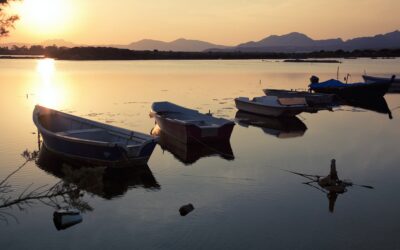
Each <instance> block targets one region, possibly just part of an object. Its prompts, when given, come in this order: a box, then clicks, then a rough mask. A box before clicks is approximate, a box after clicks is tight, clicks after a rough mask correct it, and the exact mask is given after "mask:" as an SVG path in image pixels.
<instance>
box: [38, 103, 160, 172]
mask: <svg viewBox="0 0 400 250" xmlns="http://www.w3.org/2000/svg"><path fill="white" fill-rule="evenodd" d="M33 121H34V123H35V125H36V127H37V128H38V130H39V133H40V134H41V135H42V137H43V142H44V144H45V145H46V147H47V148H48V149H49V150H52V151H54V152H57V153H60V154H62V155H64V156H68V157H72V158H78V159H81V160H87V161H97V162H100V163H103V162H106V163H117V164H118V163H121V162H130V163H135V164H139V165H140V164H146V163H147V161H148V160H149V158H150V156H151V154H152V152H153V150H154V147H155V146H156V144H157V140H158V139H157V138H154V137H152V136H150V135H146V134H143V133H139V132H135V131H129V130H127V129H122V128H118V127H114V126H111V125H107V124H103V123H99V122H95V121H91V120H88V119H84V118H81V117H78V116H74V115H70V114H66V113H63V112H60V111H56V110H53V109H49V108H45V107H42V106H39V105H36V107H35V109H34V111H33Z"/></svg>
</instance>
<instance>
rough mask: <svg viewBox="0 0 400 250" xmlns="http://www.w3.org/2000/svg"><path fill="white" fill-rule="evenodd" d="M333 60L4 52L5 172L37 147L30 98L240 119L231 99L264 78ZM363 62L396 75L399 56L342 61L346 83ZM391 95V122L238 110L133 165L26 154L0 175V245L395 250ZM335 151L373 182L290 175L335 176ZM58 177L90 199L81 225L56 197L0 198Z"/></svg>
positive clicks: (133, 122)
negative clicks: (254, 115)
mask: <svg viewBox="0 0 400 250" xmlns="http://www.w3.org/2000/svg"><path fill="white" fill-rule="evenodd" d="M337 67H338V65H337V64H311V63H310V64H298V63H283V62H281V61H261V60H247V61H244V60H243V61H241V60H238V61H224V60H217V61H82V62H80V61H52V60H22V59H21V60H0V100H1V102H2V105H1V106H0V113H1V116H2V119H1V123H0V128H1V130H0V131H1V132H0V140H1V143H0V183H1V180H3V179H4V178H6V177H7V176H8V175H9V174H11V173H12V172H13V171H15V170H16V169H17V168H18V167H19V166H20V165H21V164H23V163H24V162H25V159H24V158H23V157H22V156H21V153H22V152H23V151H24V150H28V151H31V152H32V151H35V150H38V141H37V132H36V128H35V126H34V124H33V122H32V111H33V108H34V105H35V104H38V103H39V104H42V105H45V106H49V107H52V108H56V109H59V110H63V111H65V112H69V113H72V114H75V115H79V116H83V117H87V118H90V119H93V120H97V121H101V122H106V123H109V124H113V125H116V126H121V127H125V128H128V129H132V130H138V131H142V132H145V133H149V132H150V130H151V128H152V127H153V126H154V120H153V119H151V118H149V111H150V106H151V103H152V102H154V101H163V100H168V101H172V102H175V103H177V104H180V105H183V106H186V107H189V108H194V109H198V110H200V111H202V112H204V113H206V112H209V111H210V112H211V113H213V114H214V115H215V116H217V117H224V118H227V119H231V120H235V117H237V118H243V115H242V114H240V113H239V114H237V110H236V109H235V106H234V101H233V98H235V97H237V96H251V97H253V96H260V95H262V94H263V92H262V89H263V88H267V87H270V88H289V89H301V88H302V89H305V88H306V87H307V84H308V79H309V77H310V76H311V75H313V74H314V75H318V76H319V77H320V79H322V80H323V79H328V78H336V75H337ZM364 71H366V72H367V73H369V74H374V75H388V76H389V75H391V74H394V73H395V74H398V75H400V60H399V59H377V60H372V59H356V60H343V63H342V64H340V76H341V78H343V76H344V75H345V74H347V73H349V74H351V78H350V81H360V80H361V77H360V76H361V74H362V73H363V72H364ZM385 99H386V102H387V104H388V107H389V108H390V109H391V112H392V116H393V119H389V115H388V114H385V113H378V112H374V111H370V110H366V109H363V108H360V107H352V106H342V107H337V108H334V109H333V112H332V111H320V112H318V113H316V114H309V113H303V114H301V115H300V116H298V118H299V119H297V120H295V122H292V123H289V124H288V123H286V122H282V121H279V120H276V119H275V120H274V119H272V120H267V121H264V123H251V124H249V123H246V122H245V121H244V122H243V121H241V122H237V124H236V126H235V128H234V131H233V133H232V137H231V140H230V145H225V146H224V147H223V148H222V149H215V150H214V149H212V148H211V149H210V148H201V147H194V148H190V147H189V148H188V147H186V148H185V147H177V146H176V145H175V146H174V145H163V147H161V146H157V147H156V149H155V151H154V153H153V155H152V157H151V159H150V161H149V163H148V168H144V169H141V170H135V171H129V172H128V173H126V172H123V173H120V172H117V173H113V172H110V171H108V170H104V169H103V168H101V169H89V170H87V171H86V172H85V171H81V170H76V169H74V168H72V167H70V166H69V165H68V164H66V163H62V162H61V163H60V162H56V161H52V160H49V159H48V158H46V157H44V159H42V160H41V161H40V162H39V160H36V161H30V162H28V163H27V164H26V165H25V166H24V167H22V168H21V169H20V170H19V171H18V172H16V173H15V174H13V175H12V176H11V177H10V178H9V179H8V180H7V182H6V184H7V185H8V186H9V187H8V189H7V191H8V192H4V191H5V189H4V185H5V183H2V184H0V185H3V186H2V187H0V232H1V233H0V240H1V242H2V247H1V248H2V249H399V248H400V238H399V234H400V224H399V221H400V214H399V211H400V199H398V194H397V191H398V190H399V188H400V182H399V180H400V164H399V163H400V129H399V128H400V95H396V94H387V95H386V96H385ZM245 118H246V117H245ZM247 118H248V117H247ZM221 151H222V152H221ZM227 154H228V155H230V156H229V157H226V155H227ZM232 154H233V156H232ZM331 159H336V166H337V171H338V174H339V177H340V178H341V179H349V180H351V181H352V182H353V183H355V184H359V185H368V186H373V187H374V189H369V188H365V187H361V186H356V185H354V186H352V187H348V188H347V192H345V193H343V194H338V196H337V197H336V200H335V197H334V198H332V197H331V196H329V195H328V194H327V193H324V191H323V190H320V189H319V186H318V185H314V186H310V185H306V184H303V183H304V182H306V181H307V179H305V178H303V177H302V176H299V175H296V174H293V173H290V172H289V171H294V172H300V173H305V174H312V175H327V174H328V173H329V167H330V161H331ZM82 172H85V173H83V174H82ZM56 183H59V184H60V183H61V184H62V185H69V186H73V187H74V188H76V189H77V190H78V192H79V193H80V195H81V196H80V198H79V199H80V200H81V201H82V202H84V203H85V204H86V205H87V207H86V208H87V209H86V211H85V212H84V213H82V218H83V221H82V222H81V223H79V224H77V225H75V226H72V227H70V228H67V229H65V230H60V231H58V230H57V229H56V227H55V226H54V223H53V212H54V211H55V210H56V208H57V205H59V206H60V204H63V202H62V199H60V197H58V198H57V199H58V200H57V201H55V200H54V199H53V200H46V199H44V200H42V201H40V200H31V201H29V203H19V204H16V205H14V206H11V207H5V208H3V207H2V206H1V204H4V203H5V202H7V200H6V199H7V198H10V200H13V199H16V198H18V196H19V195H20V194H21V193H23V192H24V190H28V191H29V190H34V189H36V188H41V189H39V191H40V190H45V189H46V188H50V187H52V186H53V185H55V184H56ZM314 184H315V183H314ZM25 194H26V193H25ZM328 197H330V198H331V200H329V198H328ZM10 200H8V201H10ZM330 202H331V208H330V204H329V203H330ZM189 203H191V204H193V206H194V208H195V209H194V211H192V212H191V213H189V214H188V215H186V216H185V217H182V216H181V215H180V214H179V208H180V207H181V206H183V205H186V204H189ZM332 203H335V204H334V208H332ZM64 205H65V204H64ZM330 210H331V211H330Z"/></svg>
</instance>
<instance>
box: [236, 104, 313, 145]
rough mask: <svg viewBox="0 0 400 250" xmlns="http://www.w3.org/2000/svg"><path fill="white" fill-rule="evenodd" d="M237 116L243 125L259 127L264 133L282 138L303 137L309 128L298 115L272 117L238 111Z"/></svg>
mask: <svg viewBox="0 0 400 250" xmlns="http://www.w3.org/2000/svg"><path fill="white" fill-rule="evenodd" d="M235 118H236V120H237V122H238V123H239V125H241V126H243V127H248V126H254V127H258V128H261V129H262V130H263V132H264V133H266V134H268V135H272V136H275V137H277V138H280V139H286V138H295V137H301V136H303V135H304V134H305V132H306V130H307V126H306V125H305V124H304V123H303V122H302V121H301V120H300V119H299V118H297V117H296V116H293V117H270V116H260V115H256V114H252V113H247V112H243V111H238V112H237V113H236V117H235Z"/></svg>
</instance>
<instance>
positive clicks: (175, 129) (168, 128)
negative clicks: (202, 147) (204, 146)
mask: <svg viewBox="0 0 400 250" xmlns="http://www.w3.org/2000/svg"><path fill="white" fill-rule="evenodd" d="M155 119H156V123H157V124H158V126H160V128H161V130H162V131H163V132H164V133H166V134H168V135H169V136H172V137H174V138H175V139H176V140H178V141H180V142H183V143H196V142H212V141H221V140H229V138H230V137H231V134H232V131H233V127H234V126H235V123H233V122H232V123H227V124H225V125H223V126H216V127H206V128H204V127H199V126H196V125H194V124H190V123H189V124H188V123H182V122H179V121H177V120H172V119H168V118H164V117H161V116H160V115H158V114H156V115H155Z"/></svg>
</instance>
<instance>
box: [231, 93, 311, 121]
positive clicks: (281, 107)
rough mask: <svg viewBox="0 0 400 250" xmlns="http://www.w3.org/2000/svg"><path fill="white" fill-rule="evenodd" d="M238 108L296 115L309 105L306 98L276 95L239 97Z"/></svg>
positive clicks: (276, 115)
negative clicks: (251, 97)
mask: <svg viewBox="0 0 400 250" xmlns="http://www.w3.org/2000/svg"><path fill="white" fill-rule="evenodd" d="M235 103H236V107H237V109H238V110H241V111H245V112H249V113H254V114H258V115H266V116H274V117H278V116H295V115H297V114H300V113H301V112H303V111H305V110H306V109H307V107H308V105H307V102H306V100H305V99H304V98H278V97H276V96H261V97H254V98H253V99H252V100H250V99H249V98H248V97H238V98H236V99H235Z"/></svg>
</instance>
